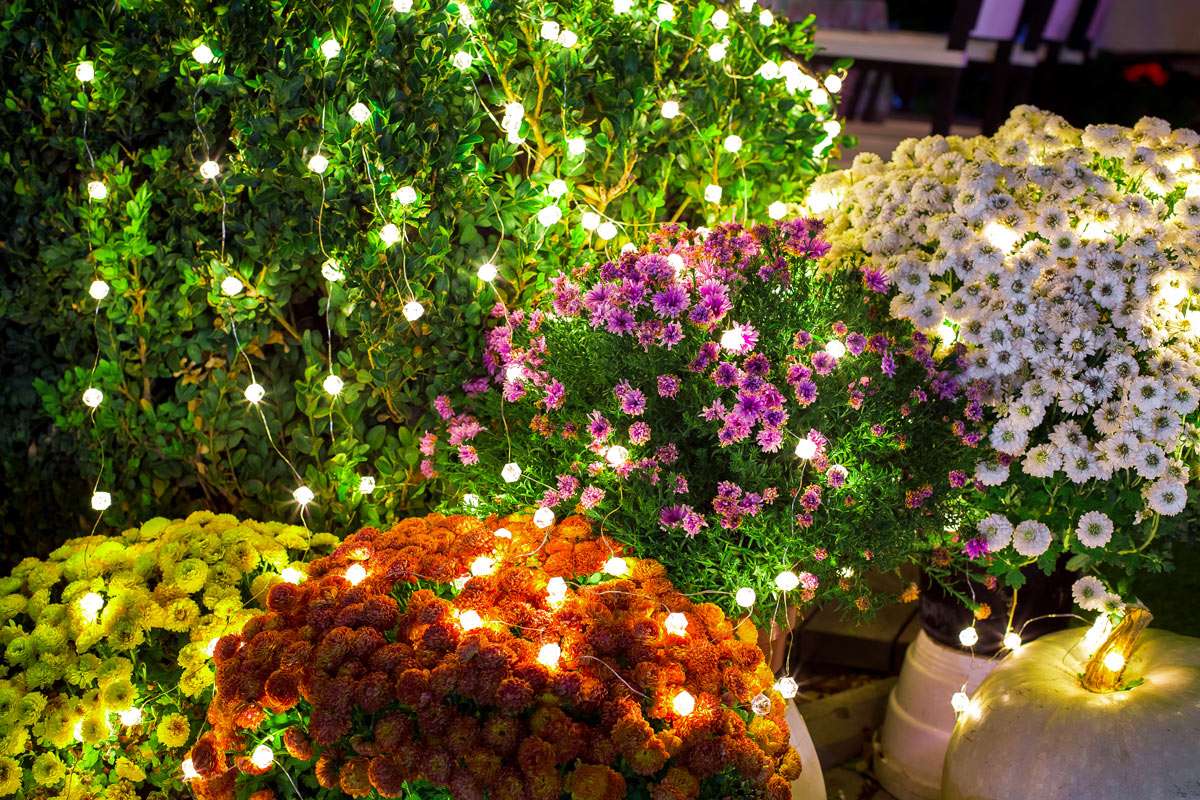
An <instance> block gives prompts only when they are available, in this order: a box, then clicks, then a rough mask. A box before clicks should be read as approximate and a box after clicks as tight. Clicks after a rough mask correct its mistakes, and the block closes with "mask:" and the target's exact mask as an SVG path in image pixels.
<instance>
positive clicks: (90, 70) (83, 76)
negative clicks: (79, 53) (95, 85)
mask: <svg viewBox="0 0 1200 800" xmlns="http://www.w3.org/2000/svg"><path fill="white" fill-rule="evenodd" d="M95 77H96V68H95V67H93V66H92V62H90V61H80V62H79V64H78V65H76V67H75V78H76V80H78V81H80V82H81V83H88V82H90V81H92V80H93V79H94V78H95Z"/></svg>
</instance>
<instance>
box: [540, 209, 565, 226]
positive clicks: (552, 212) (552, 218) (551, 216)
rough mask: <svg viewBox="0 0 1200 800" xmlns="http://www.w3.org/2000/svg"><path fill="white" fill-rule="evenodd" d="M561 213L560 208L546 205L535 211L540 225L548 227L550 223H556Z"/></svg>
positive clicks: (560, 217)
mask: <svg viewBox="0 0 1200 800" xmlns="http://www.w3.org/2000/svg"><path fill="white" fill-rule="evenodd" d="M562 215H563V213H562V209H561V208H559V207H558V206H556V205H555V206H546V207H545V208H543V209H542V210H541V211H539V212H538V213H537V219H538V222H540V223H541V224H542V227H545V228H549V227H550V226H552V225H557V224H558V222H559V220H561V219H562Z"/></svg>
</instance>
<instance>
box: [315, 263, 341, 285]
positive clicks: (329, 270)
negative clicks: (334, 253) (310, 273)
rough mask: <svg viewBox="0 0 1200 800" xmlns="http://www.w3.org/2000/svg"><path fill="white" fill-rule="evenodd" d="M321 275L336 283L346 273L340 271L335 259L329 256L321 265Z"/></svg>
mask: <svg viewBox="0 0 1200 800" xmlns="http://www.w3.org/2000/svg"><path fill="white" fill-rule="evenodd" d="M321 277H323V278H325V280H327V281H332V282H334V283H337V282H338V281H340V280H342V279H344V278H345V277H346V273H344V272H342V270H341V267H340V265H339V264H338V262H337V260H336V259H333V258H330V259H326V261H325V263H324V264H322V265H321Z"/></svg>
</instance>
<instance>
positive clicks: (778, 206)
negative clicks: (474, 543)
mask: <svg viewBox="0 0 1200 800" xmlns="http://www.w3.org/2000/svg"><path fill="white" fill-rule="evenodd" d="M767 214H768V215H769V216H770V217H771V219H776V220H778V219H783V218H784V217H785V216H787V206H785V205H784V204H783V202H782V201H781V200H776V201H775V202H774V203H771V205H769V206H767Z"/></svg>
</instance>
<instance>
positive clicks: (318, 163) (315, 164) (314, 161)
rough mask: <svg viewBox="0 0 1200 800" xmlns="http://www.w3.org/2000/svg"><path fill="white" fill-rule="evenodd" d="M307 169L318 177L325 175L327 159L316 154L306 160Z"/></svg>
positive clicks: (327, 165) (327, 166)
mask: <svg viewBox="0 0 1200 800" xmlns="http://www.w3.org/2000/svg"><path fill="white" fill-rule="evenodd" d="M308 168H309V170H310V171H312V172H315V173H317V174H318V175H323V174H325V170H327V169H329V159H328V158H326V157H325V156H323V155H321V154H320V153H317V154H316V155H314V156H313V157H312V158H310V159H309V160H308Z"/></svg>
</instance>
